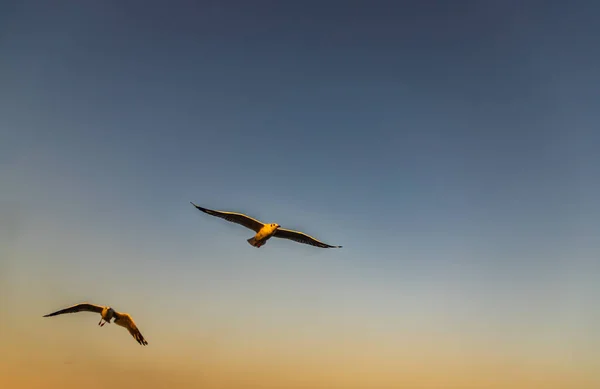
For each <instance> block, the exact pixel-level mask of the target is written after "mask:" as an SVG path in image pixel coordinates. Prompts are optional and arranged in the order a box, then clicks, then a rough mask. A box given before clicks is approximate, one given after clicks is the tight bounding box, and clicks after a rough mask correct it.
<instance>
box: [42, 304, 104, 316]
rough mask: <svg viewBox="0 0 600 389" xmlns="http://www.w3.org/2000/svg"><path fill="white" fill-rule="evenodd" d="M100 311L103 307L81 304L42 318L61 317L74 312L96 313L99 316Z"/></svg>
mask: <svg viewBox="0 0 600 389" xmlns="http://www.w3.org/2000/svg"><path fill="white" fill-rule="evenodd" d="M102 309H104V307H102V306H100V305H95V304H90V303H81V304H75V305H73V306H72V307H68V308H64V309H61V310H60V311H56V312H52V313H49V314H47V315H44V317H50V316H56V315H62V314H63V313H75V312H84V311H87V312H96V313H100V314H101V313H102Z"/></svg>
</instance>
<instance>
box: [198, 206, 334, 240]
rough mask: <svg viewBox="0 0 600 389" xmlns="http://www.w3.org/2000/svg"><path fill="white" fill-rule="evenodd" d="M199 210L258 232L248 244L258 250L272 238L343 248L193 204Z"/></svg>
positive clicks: (230, 213) (252, 219)
mask: <svg viewBox="0 0 600 389" xmlns="http://www.w3.org/2000/svg"><path fill="white" fill-rule="evenodd" d="M191 204H192V205H193V206H194V207H196V208H197V209H198V210H200V211H202V212H204V213H207V214H209V215H211V216H216V217H219V218H221V219H225V220H227V221H229V222H232V223H236V224H240V225H242V226H244V227H246V228H249V229H251V230H253V231H254V232H256V235H254V236H253V237H252V238H250V239H248V243H249V244H250V245H251V246H254V247H256V248H258V247H261V246H264V245H265V244H266V243H267V241H268V240H269V239H271V238H272V237H276V238H283V239H289V240H293V241H296V242H298V243H304V244H309V245H311V246H315V247H321V248H340V247H342V246H331V245H329V244H327V243H323V242H321V241H319V240H317V239H315V238H313V237H312V236H309V235H307V234H305V233H303V232H300V231H294V230H288V229H286V228H281V226H280V225H279V224H277V223H270V224H265V223H263V222H260V221H258V220H256V219H254V218H251V217H250V216H247V215H244V214H243V213H237V212H227V211H215V210H213V209H208V208H203V207H200V206H198V205H196V204H194V203H191Z"/></svg>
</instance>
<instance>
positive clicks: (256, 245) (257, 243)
mask: <svg viewBox="0 0 600 389" xmlns="http://www.w3.org/2000/svg"><path fill="white" fill-rule="evenodd" d="M248 243H250V246H253V247H260V246H261V245H260V242H257V241H256V237H254V236H253V237H252V238H250V239H248Z"/></svg>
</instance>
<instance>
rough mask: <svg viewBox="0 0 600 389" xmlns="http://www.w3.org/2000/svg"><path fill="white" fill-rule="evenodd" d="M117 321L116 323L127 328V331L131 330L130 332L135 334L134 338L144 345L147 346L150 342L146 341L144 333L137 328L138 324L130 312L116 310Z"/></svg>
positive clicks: (132, 334)
mask: <svg viewBox="0 0 600 389" xmlns="http://www.w3.org/2000/svg"><path fill="white" fill-rule="evenodd" d="M115 317H116V319H115V321H114V323H115V324H116V325H119V326H121V327H123V328H127V331H129V333H130V334H131V336H133V338H134V339H135V340H136V341H137V342H138V343H139V344H141V345H142V346H145V345H147V344H148V342H147V341H146V339H144V336H143V335H142V333H141V332H140V330H139V329H138V328H137V326H136V325H135V322H134V321H133V318H132V317H131V316H129V314H127V313H120V312H115Z"/></svg>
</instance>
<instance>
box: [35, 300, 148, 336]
mask: <svg viewBox="0 0 600 389" xmlns="http://www.w3.org/2000/svg"><path fill="white" fill-rule="evenodd" d="M82 311H88V312H96V313H99V314H100V316H102V317H101V318H100V322H99V323H98V325H99V326H100V327H104V325H105V324H106V323H108V324H110V319H112V318H114V319H115V320H114V321H113V323H115V324H116V325H118V326H121V327H124V328H127V330H128V331H129V333H130V334H131V336H133V338H134V339H135V340H136V341H137V342H138V343H139V344H141V345H143V346H145V345H147V344H148V342H146V339H144V337H143V336H142V333H141V332H140V330H138V328H137V326H136V325H135V322H134V321H133V319H132V318H131V316H129V314H128V313H121V312H117V311H115V310H114V309H112V308H111V307H103V306H100V305H94V304H89V303H81V304H76V305H73V306H72V307H69V308H65V309H61V310H60V311H56V312H53V313H49V314H47V315H44V317H50V316H56V315H62V314H63V313H75V312H82ZM103 321H104V322H103Z"/></svg>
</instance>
